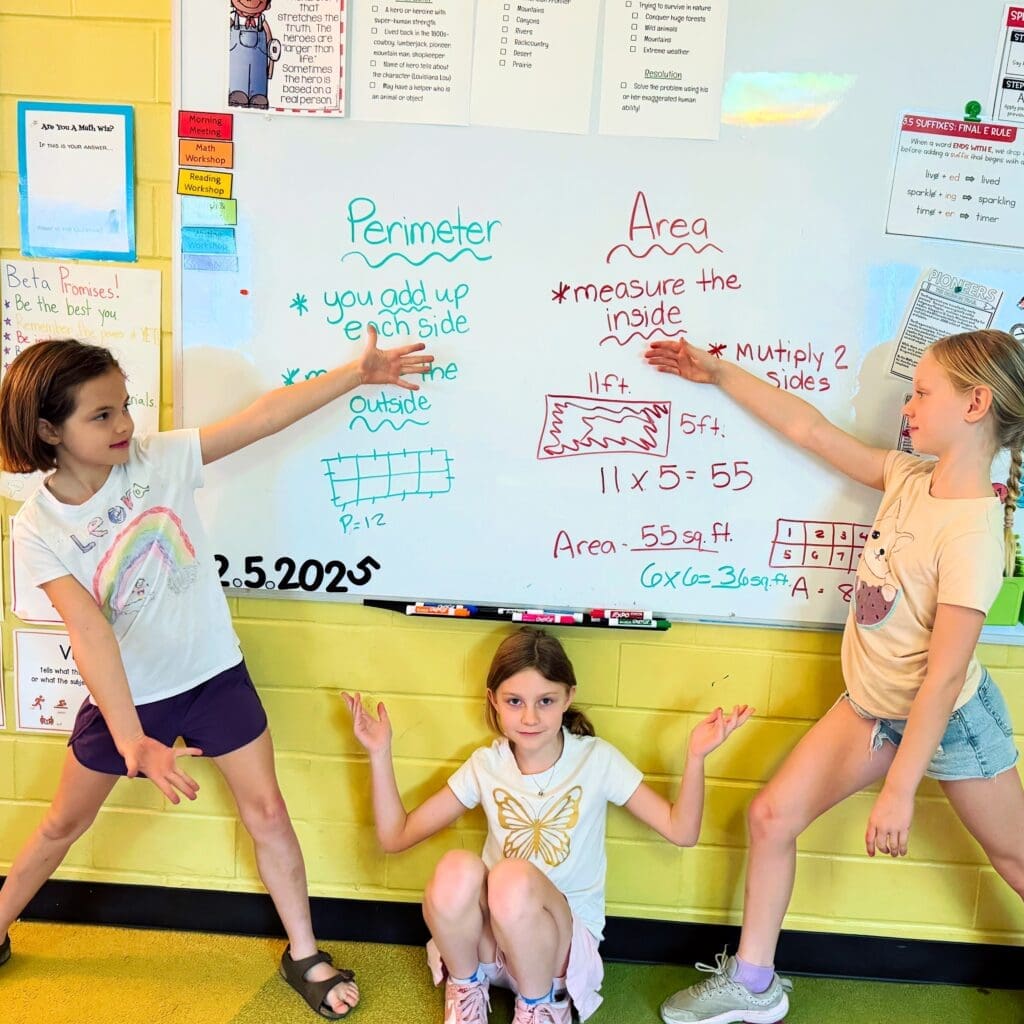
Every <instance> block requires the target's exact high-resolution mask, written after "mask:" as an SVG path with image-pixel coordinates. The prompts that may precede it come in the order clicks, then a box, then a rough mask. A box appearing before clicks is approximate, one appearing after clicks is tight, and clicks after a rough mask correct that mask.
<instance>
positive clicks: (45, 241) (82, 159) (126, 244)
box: [18, 100, 135, 262]
mask: <svg viewBox="0 0 1024 1024" xmlns="http://www.w3.org/2000/svg"><path fill="white" fill-rule="evenodd" d="M134 118H135V113H134V111H133V109H132V108H131V107H127V106H107V105H101V104H93V103H37V102H27V101H24V100H22V101H19V103H18V178H19V181H18V192H19V199H20V203H21V251H22V253H23V254H24V255H26V256H54V257H64V258H73V259H103V260H120V261H125V262H134V260H135V129H134Z"/></svg>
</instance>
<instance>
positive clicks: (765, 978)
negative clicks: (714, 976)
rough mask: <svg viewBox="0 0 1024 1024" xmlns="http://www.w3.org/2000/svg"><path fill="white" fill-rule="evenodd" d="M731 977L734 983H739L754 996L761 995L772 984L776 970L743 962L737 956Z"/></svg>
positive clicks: (734, 959)
mask: <svg viewBox="0 0 1024 1024" xmlns="http://www.w3.org/2000/svg"><path fill="white" fill-rule="evenodd" d="M729 977H730V978H732V980H733V981H736V982H739V984H741V985H742V986H743V987H744V988H745V989H747V990H748V991H750V992H753V994H754V995H760V994H761V993H762V992H764V991H766V990H767V988H768V986H769V985H770V984H771V983H772V978H773V977H775V968H774V967H759V966H758V965H757V964H748V963H747V961H746V960H741V959H740V958H739V957H738V956H737V957H733V961H732V970H731V971H730V972H729Z"/></svg>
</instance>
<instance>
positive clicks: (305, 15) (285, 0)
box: [226, 0, 345, 115]
mask: <svg viewBox="0 0 1024 1024" xmlns="http://www.w3.org/2000/svg"><path fill="white" fill-rule="evenodd" d="M344 12H345V4H344V0H276V2H275V3H274V5H273V9H271V5H270V0H256V2H255V3H254V2H253V0H230V8H229V10H228V16H229V18H230V27H229V30H228V52H227V63H228V95H227V97H226V99H227V103H228V105H229V106H231V107H233V108H236V109H244V110H256V111H260V110H263V111H265V110H273V111H274V112H275V113H279V114H331V115H341V114H344V113H345V97H344V81H345V45H344V39H345V17H344Z"/></svg>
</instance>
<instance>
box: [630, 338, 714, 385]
mask: <svg viewBox="0 0 1024 1024" xmlns="http://www.w3.org/2000/svg"><path fill="white" fill-rule="evenodd" d="M644 358H645V359H646V360H647V362H649V363H650V364H651V366H653V367H654V368H655V369H656V370H659V371H660V372H661V373H674V374H675V375H676V376H677V377H682V378H684V379H685V380H692V381H693V382H694V383H695V384H715V383H717V381H718V361H717V359H716V358H715V357H714V356H713V355H711V354H710V353H709V352H705V351H704V350H703V349H700V348H695V347H694V346H693V345H691V344H690V343H689V342H686V341H682V340H680V341H652V342H651V345H650V347H649V348H648V349H647V351H646V352H645V353H644Z"/></svg>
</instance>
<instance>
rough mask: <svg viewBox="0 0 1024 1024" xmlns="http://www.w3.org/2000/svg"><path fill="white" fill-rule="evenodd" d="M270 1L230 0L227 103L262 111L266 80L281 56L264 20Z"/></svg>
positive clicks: (277, 40)
mask: <svg viewBox="0 0 1024 1024" xmlns="http://www.w3.org/2000/svg"><path fill="white" fill-rule="evenodd" d="M270 4H271V0H231V37H230V44H229V47H228V52H229V66H228V105H229V106H232V107H254V108H256V109H258V110H266V109H267V107H268V106H269V105H270V101H269V100H268V99H267V88H268V84H267V83H268V82H269V80H270V79H271V78H273V76H274V64H275V63H276V62H277V61H278V60H279V59H280V57H281V41H280V40H279V39H275V38H274V36H273V33H272V32H271V31H270V25H269V24H268V22H267V19H266V12H267V10H268V9H269V8H270Z"/></svg>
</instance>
